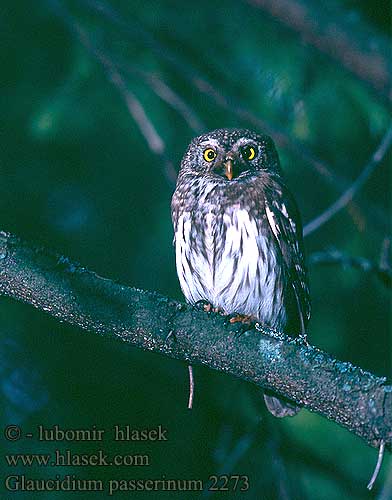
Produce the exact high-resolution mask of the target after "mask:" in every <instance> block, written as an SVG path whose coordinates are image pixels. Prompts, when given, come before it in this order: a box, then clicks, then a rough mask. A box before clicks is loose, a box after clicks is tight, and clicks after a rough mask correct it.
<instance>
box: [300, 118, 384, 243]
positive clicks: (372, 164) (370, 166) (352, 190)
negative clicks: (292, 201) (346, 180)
mask: <svg viewBox="0 0 392 500" xmlns="http://www.w3.org/2000/svg"><path fill="white" fill-rule="evenodd" d="M391 145H392V125H390V126H389V128H388V129H387V131H386V132H385V134H384V136H383V138H382V140H381V142H380V144H379V146H378V147H377V149H376V151H375V152H374V153H373V155H372V157H371V158H370V160H369V162H368V163H367V164H366V165H365V167H364V168H363V170H362V172H361V173H360V175H359V176H358V177H357V178H356V180H355V181H354V182H353V183H352V184H351V186H350V187H349V188H348V189H346V191H345V192H344V193H343V194H342V195H341V196H339V198H338V199H337V200H336V201H335V202H334V203H332V205H330V206H329V207H328V208H327V209H326V210H324V211H323V212H322V213H321V214H320V215H319V216H317V217H316V218H315V219H313V220H312V221H310V222H309V223H308V224H306V225H305V226H304V236H309V234H311V233H313V232H314V231H316V230H317V229H319V228H320V227H321V226H323V225H324V224H325V223H326V222H328V221H329V220H330V219H331V218H332V217H333V216H334V215H336V214H337V213H338V212H339V211H340V210H342V208H344V207H345V206H346V205H347V204H348V203H349V202H350V201H351V200H352V199H353V197H354V196H355V195H356V194H357V193H358V191H359V190H360V189H361V188H362V186H363V185H364V184H365V182H366V181H367V180H368V179H369V177H370V176H371V174H372V173H373V172H374V170H375V169H376V167H377V166H378V165H379V164H380V163H381V161H382V159H383V158H384V156H385V154H386V153H387V151H388V149H389V148H390V146H391Z"/></svg>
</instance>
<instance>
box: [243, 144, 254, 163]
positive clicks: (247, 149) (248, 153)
mask: <svg viewBox="0 0 392 500" xmlns="http://www.w3.org/2000/svg"><path fill="white" fill-rule="evenodd" d="M256 153H257V149H256V148H255V147H253V146H244V147H243V148H241V155H242V158H243V159H244V160H246V161H251V160H253V159H254V158H255V156H256Z"/></svg>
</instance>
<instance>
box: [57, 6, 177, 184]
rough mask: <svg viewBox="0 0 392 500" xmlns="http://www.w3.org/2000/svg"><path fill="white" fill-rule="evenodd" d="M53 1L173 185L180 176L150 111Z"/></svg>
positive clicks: (77, 26) (85, 32) (86, 36)
mask: <svg viewBox="0 0 392 500" xmlns="http://www.w3.org/2000/svg"><path fill="white" fill-rule="evenodd" d="M50 3H51V5H52V8H53V9H54V11H55V12H56V13H57V14H58V15H61V17H62V19H63V21H65V22H66V24H67V26H68V27H69V29H70V30H71V31H72V32H73V33H74V34H75V35H76V36H77V38H78V39H79V41H80V43H81V44H82V45H83V46H84V47H85V48H86V49H87V50H88V51H89V52H90V53H91V54H92V55H93V56H94V58H95V59H96V60H97V61H98V62H99V63H100V64H101V65H102V67H103V69H104V71H105V75H106V77H107V79H108V80H109V81H110V82H111V83H112V84H113V85H114V86H115V87H116V89H117V90H118V92H119V93H120V95H121V96H122V98H123V99H124V101H125V104H126V106H127V109H128V111H129V113H130V114H131V116H132V118H133V119H134V121H135V123H136V125H137V126H138V128H139V130H140V132H141V134H142V135H143V137H144V139H145V141H146V142H147V144H148V147H149V148H150V150H151V152H152V153H153V154H155V155H157V156H158V157H159V158H160V163H161V164H163V165H164V173H165V177H166V179H167V181H168V182H169V184H170V185H171V186H174V185H175V183H176V179H177V172H176V169H175V168H174V165H173V162H172V161H170V160H169V159H168V158H167V156H166V145H165V142H164V140H163V139H162V137H161V136H160V135H159V134H158V132H157V130H156V128H155V127H154V124H153V123H152V122H151V120H150V119H149V117H148V116H147V113H146V112H145V110H144V108H143V105H142V104H141V102H140V101H139V99H138V98H137V97H136V95H135V94H134V93H133V92H132V91H131V90H130V89H129V88H128V86H127V84H126V82H125V80H124V78H123V77H122V75H121V74H120V72H119V71H118V69H117V67H116V65H115V64H114V62H113V61H112V60H111V59H110V58H109V57H107V56H106V55H105V54H104V53H103V52H101V51H99V50H98V49H97V48H96V47H95V46H94V45H93V43H92V42H91V40H90V37H89V35H88V33H87V31H86V30H84V29H83V28H82V26H81V25H80V24H79V23H77V22H76V21H75V20H74V19H73V18H72V16H70V14H69V13H68V11H67V9H66V8H65V7H64V5H62V4H61V3H60V2H59V1H58V0H50Z"/></svg>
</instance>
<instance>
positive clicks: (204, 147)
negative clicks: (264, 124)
mask: <svg viewBox="0 0 392 500" xmlns="http://www.w3.org/2000/svg"><path fill="white" fill-rule="evenodd" d="M262 171H264V172H270V173H272V172H275V173H280V166H279V158H278V154H277V152H276V149H275V146H274V143H273V141H272V139H271V138H270V137H268V136H266V135H260V134H256V133H255V132H252V131H251V130H246V129H225V128H223V129H217V130H213V131H212V132H209V133H207V134H203V135H200V136H199V137H196V138H195V139H193V141H192V142H191V143H190V145H189V147H188V150H187V152H186V153H185V155H184V158H183V160H182V162H181V173H182V174H187V175H192V174H193V175H207V176H209V177H216V178H220V179H222V180H225V181H227V182H229V181H230V182H234V181H236V180H239V181H241V180H243V179H246V178H248V177H253V176H254V175H256V174H257V173H258V172H262Z"/></svg>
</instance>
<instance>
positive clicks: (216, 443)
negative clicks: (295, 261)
mask: <svg viewBox="0 0 392 500" xmlns="http://www.w3.org/2000/svg"><path fill="white" fill-rule="evenodd" d="M99 5H101V6H105V8H104V9H101V10H100V9H98V8H97V7H98V6H99ZM332 7H333V8H334V9H335V11H336V15H337V16H338V15H339V13H341V14H342V15H352V16H354V18H355V24H356V25H357V26H356V27H357V28H358V29H359V28H360V27H361V25H362V24H369V25H370V29H371V30H373V31H374V32H375V33H377V32H379V33H380V34H379V35H377V36H378V37H380V38H382V37H384V36H387V34H388V20H387V18H388V16H385V15H382V13H383V11H387V10H388V3H387V2H385V1H380V2H378V3H375V4H374V5H373V8H372V9H370V8H369V2H365V1H363V2H349V1H348V0H347V1H345V2H340V3H338V4H333V6H332ZM332 7H331V6H330V8H332ZM64 8H65V10H63V9H64ZM320 8H322V6H321V3H320ZM2 14H3V15H2V21H1V23H2V32H3V37H2V39H3V43H2V45H1V47H0V54H1V56H0V57H1V59H0V61H1V63H2V91H1V109H2V115H3V116H2V122H3V126H2V148H1V160H0V176H1V183H0V214H1V229H2V230H7V231H12V232H14V233H16V234H17V235H20V236H22V237H23V238H25V239H27V240H35V241H38V242H40V243H42V244H44V245H46V246H48V247H52V248H55V249H57V250H58V251H60V252H61V253H63V254H65V255H68V256H69V257H71V258H73V259H75V260H78V261H80V262H82V263H83V264H84V265H86V266H88V267H89V268H90V269H93V270H95V271H97V272H98V273H99V274H101V275H103V276H107V277H110V278H114V279H118V280H120V281H122V282H123V283H127V284H131V285H134V286H137V287H140V288H144V289H154V290H157V291H159V292H161V293H164V294H166V295H169V296H172V297H175V298H177V299H181V293H180V290H179V286H178V283H177V278H176V272H175V266H174V257H173V249H172V237H173V234H172V227H171V221H170V211H169V205H170V197H171V194H172V191H173V184H172V182H171V180H170V178H168V176H167V175H165V161H170V162H172V164H174V165H175V166H176V167H177V166H178V164H179V162H180V160H181V156H182V154H183V152H184V150H185V147H186V145H187V144H188V142H189V141H190V139H191V138H192V137H193V136H194V135H196V134H197V133H198V132H199V131H205V130H209V129H213V128H217V127H229V126H241V127H242V126H245V127H249V128H256V127H255V126H254V124H253V125H252V123H250V122H249V120H248V119H247V117H246V116H244V114H243V113H242V114H241V113H236V110H237V111H238V110H241V109H242V110H244V109H245V110H247V111H249V112H250V113H252V114H253V115H254V116H256V117H257V118H258V119H259V120H263V121H264V122H265V123H266V124H268V125H269V126H270V127H272V128H273V129H274V130H276V131H279V132H282V133H283V134H285V135H286V136H287V137H289V138H291V140H292V141H293V142H294V143H298V144H302V145H303V146H301V147H305V148H308V149H309V150H311V151H312V152H313V154H314V155H316V156H318V157H319V158H320V159H321V160H322V161H324V162H326V163H327V164H328V165H329V166H330V168H331V170H332V171H333V172H334V173H335V175H336V177H337V178H340V179H341V184H340V185H338V184H339V183H338V181H336V182H334V183H332V184H331V183H328V182H327V181H326V180H325V178H323V176H321V175H320V174H319V173H318V172H317V171H315V170H314V169H313V168H312V167H311V166H310V165H309V164H308V163H307V162H306V161H305V160H304V159H303V158H301V157H299V156H298V155H295V154H293V152H292V151H291V150H290V148H283V147H282V148H279V152H280V156H281V161H282V165H283V168H284V170H285V171H286V174H287V177H288V182H289V184H290V186H291V188H292V190H293V192H294V193H295V196H296V198H297V201H298V204H299V206H300V208H301V212H302V214H303V219H304V221H305V222H308V221H309V220H311V219H312V218H313V217H315V216H316V215H318V214H319V213H320V212H321V211H322V210H323V209H324V208H325V207H327V206H328V205H329V204H330V203H331V202H332V201H334V200H335V199H336V197H337V196H338V194H339V193H340V192H341V191H342V189H343V187H347V186H348V185H349V184H350V182H352V180H353V179H354V178H356V177H357V176H358V175H359V173H360V171H361V169H362V168H363V166H364V165H365V164H366V162H367V160H368V158H369V157H370V155H371V154H372V152H373V151H374V150H375V148H376V146H377V144H378V142H379V140H380V137H381V136H382V134H383V133H384V131H385V129H386V127H387V126H388V123H389V120H390V113H389V110H388V107H387V105H386V104H385V102H384V101H383V100H382V99H381V98H380V97H379V96H378V95H377V94H375V93H374V92H373V91H372V90H371V89H370V88H369V87H367V86H366V85H364V84H363V83H362V82H361V81H359V80H358V79H357V78H356V77H354V76H353V75H351V74H349V73H348V72H347V71H345V70H344V69H342V68H341V67H340V66H339V65H338V64H337V63H336V62H333V61H331V60H330V59H328V58H327V57H326V56H324V55H322V54H320V53H319V52H317V51H316V50H315V49H313V48H311V47H309V46H308V45H306V44H305V43H302V41H301V40H300V39H299V37H298V36H296V35H295V34H293V33H292V32H290V31H289V30H287V29H286V28H283V27H282V26H281V25H280V24H279V23H278V22H277V21H276V20H274V19H272V18H271V17H269V16H267V15H264V14H263V12H262V11H260V10H257V9H255V8H254V7H252V6H251V5H249V4H248V3H247V2H237V1H235V0H227V1H225V2H220V1H217V0H209V1H208V2H207V1H202V2H199V3H197V4H184V3H183V2H179V1H176V0H160V1H158V0H147V1H144V2H141V1H133V2H127V1H125V0H122V1H120V0H117V1H112V3H111V4H106V3H103V2H100V1H97V2H94V1H87V0H86V1H74V2H71V1H66V0H63V1H59V2H56V1H44V0H42V1H41V0H40V1H37V2H35V3H34V8H32V7H31V4H29V3H28V2H23V1H20V2H16V3H13V2H5V3H4V4H3V6H2ZM382 33H384V34H382ZM103 59H104V61H106V62H107V61H109V68H110V69H111V71H112V76H113V71H117V72H119V74H120V75H121V77H122V78H123V81H124V82H125V91H124V89H123V90H122V91H121V89H119V88H118V86H116V85H115V84H114V83H113V80H112V79H111V78H110V75H109V74H108V66H107V65H106V66H105V63H104V64H102V60H103ZM151 76H153V77H154V78H158V79H159V80H158V81H161V82H164V84H165V85H166V86H168V87H169V88H170V90H171V92H172V93H175V95H176V96H177V99H180V100H181V103H182V104H181V105H180V107H178V100H177V101H176V103H177V109H176V106H172V105H170V104H169V103H168V102H167V101H165V99H162V95H161V96H160V95H159V92H157V87H154V85H152V84H151V82H152V80H151ZM154 81H156V80H154ZM202 81H204V84H202V83H201V82H202ZM205 82H209V84H211V85H212V86H213V87H214V89H215V91H212V90H210V91H209V92H207V93H206V92H203V91H200V88H205ZM203 85H204V87H203ZM158 88H159V89H160V92H161V93H162V86H160V87H159V86H158ZM124 92H125V93H126V92H130V93H132V95H134V96H135V97H136V99H138V100H139V102H140V104H141V106H142V107H143V109H144V112H145V114H146V116H147V117H148V119H149V120H150V121H151V123H152V124H153V126H154V127H155V129H156V131H157V133H158V134H159V135H160V136H161V138H162V140H163V142H164V144H165V158H163V157H161V156H160V155H157V154H154V152H152V151H151V149H150V148H149V146H148V143H147V142H146V140H145V137H144V136H143V134H141V132H140V129H139V127H138V125H137V123H136V122H135V120H134V119H133V117H132V116H131V114H130V113H129V110H128V108H127V105H126V99H125V97H126V95H125V94H124ZM171 95H173V94H171ZM166 97H167V94H166ZM184 109H185V112H184ZM184 113H185V115H186V116H185V117H184ZM390 158H391V157H390V156H389V157H388V158H386V159H385V160H384V161H383V162H382V164H381V165H380V166H379V168H378V169H377V171H376V173H375V175H374V176H373V177H372V178H371V179H370V181H369V182H368V183H367V184H366V186H365V187H364V189H363V190H362V192H361V193H360V194H359V196H358V197H357V199H356V202H355V204H352V205H350V206H349V207H348V209H347V210H344V211H342V212H341V213H340V214H339V215H337V216H336V217H335V218H334V219H332V220H331V221H330V222H328V223H327V224H326V225H325V226H324V227H322V228H320V229H319V230H318V231H317V232H315V233H314V234H312V235H310V236H309V237H308V238H307V239H306V246H307V251H308V253H311V252H312V251H316V250H317V251H318V250H323V249H325V248H327V247H331V246H333V247H336V248H339V250H341V251H343V252H346V253H347V254H349V255H353V256H362V257H366V258H368V259H370V260H373V261H378V260H379V259H380V254H381V248H382V244H383V241H384V238H385V237H386V236H387V235H388V231H390V225H389V215H390V199H389V188H390V175H389V172H388V168H387V165H388V164H389V162H390ZM310 278H311V285H312V301H313V318H312V321H311V324H310V332H309V335H310V338H311V342H312V343H314V344H316V345H318V346H319V347H321V348H323V349H326V350H327V351H329V352H330V353H332V354H333V355H335V356H336V357H338V358H340V359H345V360H348V361H351V362H353V363H355V364H358V365H360V366H362V367H363V368H364V369H369V370H371V371H373V372H375V373H377V374H380V375H386V376H390V375H391V363H390V361H391V359H390V352H391V340H390V331H391V330H390V327H391V316H390V299H389V297H388V290H387V289H386V288H385V287H384V286H383V284H382V283H381V282H379V281H377V279H376V278H375V277H374V276H373V275H371V274H363V273H361V272H360V271H358V270H355V269H348V268H341V267H339V266H334V267H322V266H318V267H316V266H315V267H312V268H311V269H310ZM0 318H1V325H2V328H1V334H0V374H1V390H2V392H1V397H2V405H1V409H0V415H1V424H5V423H9V422H17V423H18V422H19V423H21V425H22V426H23V428H24V429H26V432H27V430H31V429H33V428H34V426H35V425H37V424H39V423H43V424H45V425H48V426H49V425H54V424H56V423H57V424H59V425H61V426H64V427H67V426H68V427H69V428H78V427H79V428H82V427H88V426H91V425H93V424H95V425H97V426H102V427H105V428H108V429H110V428H111V427H112V426H113V425H114V424H117V423H123V424H125V423H127V424H130V425H132V426H133V427H153V426H154V425H158V424H162V425H163V426H164V427H167V428H168V429H169V435H170V439H169V441H168V443H164V444H163V445H160V444H159V445H155V444H154V443H150V444H148V445H145V444H143V446H141V447H140V446H139V447H135V446H134V444H133V445H131V446H129V445H128V447H127V445H125V444H124V446H123V447H122V448H121V450H119V449H118V444H115V443H111V442H108V443H105V451H107V452H114V453H115V452H117V453H118V452H123V451H124V450H125V449H126V450H127V452H133V453H135V452H136V451H138V452H143V453H151V457H152V459H151V460H152V465H151V467H150V468H149V469H148V471H147V470H140V469H139V470H135V469H132V470H129V469H120V470H115V469H113V468H110V470H107V469H106V470H100V471H99V474H100V475H101V476H102V477H104V478H110V477H126V478H130V477H154V478H160V477H162V475H165V476H166V477H171V478H173V477H176V478H177V477H179V478H180V477H181V478H188V479H189V478H202V479H207V478H208V476H209V475H211V474H216V473H234V474H248V475H249V478H250V482H251V489H250V491H249V492H248V493H247V494H246V498H255V499H256V498H257V499H258V498H263V499H269V498H301V499H303V498H309V499H324V498H325V499H327V498H328V500H334V499H340V498H347V499H351V498H353V499H354V498H355V499H357V498H358V499H359V498H364V499H365V498H372V497H374V495H375V493H374V494H373V493H372V494H369V493H368V492H367V491H366V488H365V486H366V482H367V480H368V479H369V478H370V475H371V472H372V468H373V466H374V464H375V461H376V451H375V450H373V449H370V448H368V447H366V445H365V444H364V443H362V442H361V441H359V440H358V439H357V438H355V437H353V436H352V435H350V434H349V433H348V432H347V431H345V430H343V429H340V428H339V427H338V426H336V425H335V424H332V423H330V422H328V421H326V419H324V418H321V417H319V416H316V415H312V414H310V413H309V412H307V411H302V412H301V413H300V415H299V416H297V417H296V418H294V419H288V420H284V421H273V420H272V418H271V417H270V416H269V415H266V412H265V409H264V407H263V404H262V401H261V398H260V393H259V391H258V390H256V389H255V388H253V387H249V386H248V384H245V383H243V382H240V381H237V380H232V379H229V378H228V377H226V376H224V375H222V374H216V373H213V372H211V371H209V370H207V369H204V368H200V367H195V376H196V399H195V408H194V410H193V411H192V412H188V411H187V410H186V402H187V368H186V366H185V365H184V364H182V363H179V362H175V361H172V360H168V359H163V358H160V357H159V356H154V355H151V354H149V353H142V352H134V351H131V350H126V351H125V352H124V349H123V346H117V345H112V344H109V345H107V342H106V341H104V340H102V339H97V338H95V337H93V336H91V337H90V336H88V335H82V334H81V332H79V331H76V330H74V329H72V328H70V327H67V326H65V325H59V324H57V322H56V321H54V320H52V319H50V318H47V317H45V316H44V315H43V314H41V313H39V312H36V311H34V310H31V309H30V308H29V307H26V306H23V305H20V304H15V303H13V302H12V301H11V300H5V299H2V301H1V306H0ZM90 445H91V443H90ZM90 445H87V446H86V443H72V444H71V445H70V446H69V448H72V451H74V452H77V451H79V452H84V453H85V452H87V451H88V450H89V449H94V446H90ZM56 447H59V446H53V443H41V444H39V445H38V444H37V443H36V442H32V441H26V440H23V441H20V442H18V443H11V444H7V445H6V449H7V450H8V451H9V452H15V453H17V452H27V451H28V450H31V451H32V452H46V451H52V450H53V449H55V448H56ZM95 448H96V447H95ZM388 467H389V469H390V467H391V461H390V459H389V457H387V459H386V460H385V464H384V467H383V469H382V472H381V475H380V478H379V479H378V481H377V486H376V488H375V490H376V493H377V492H378V493H379V492H380V491H381V489H382V485H383V483H384V482H385V481H386V478H387V475H388ZM23 472H25V471H23V470H22V469H21V470H20V471H19V473H23ZM29 472H31V473H32V475H34V476H38V477H52V476H53V475H54V474H53V470H51V469H45V468H35V469H34V470H31V471H29ZM33 472H34V474H33ZM82 472H83V473H81V472H80V470H77V469H76V468H69V470H65V469H61V471H58V470H56V473H60V474H61V475H64V474H67V473H70V474H77V475H79V476H82V477H96V475H97V471H96V470H94V469H88V470H87V469H86V470H83V471H82ZM390 478H391V473H390V472H389V482H391V479H390ZM389 487H390V488H391V486H389ZM286 490H287V491H286ZM289 490H290V491H289ZM285 491H286V494H287V495H289V496H287V495H286V496H284V495H285V493H284V492H285ZM384 491H386V490H384ZM389 491H391V490H389ZM260 492H262V493H260ZM73 495H75V496H76V497H79V495H77V494H73ZM120 496H121V495H120ZM124 496H125V495H124ZM156 496H157V497H158V498H161V497H162V498H172V497H173V495H172V494H169V493H160V494H156ZM198 496H199V495H195V498H196V497H198ZM210 496H213V495H210ZM91 497H92V498H95V497H93V496H91ZM2 498H3V497H2ZM4 498H8V497H4ZM41 498H45V495H43V494H42V495H41ZM47 498H69V496H67V494H64V495H61V494H60V493H59V494H56V496H55V494H48V495H47ZM81 498H85V496H83V495H82V496H81ZM97 498H104V497H103V496H102V495H98V496H97ZM149 498H154V495H153V494H150V496H149ZM186 498H193V496H192V494H190V493H189V494H188V495H187V496H186ZM227 498H244V496H242V494H240V493H238V492H237V494H235V493H229V494H228V496H227ZM380 498H383V499H384V500H385V498H386V497H380Z"/></svg>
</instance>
